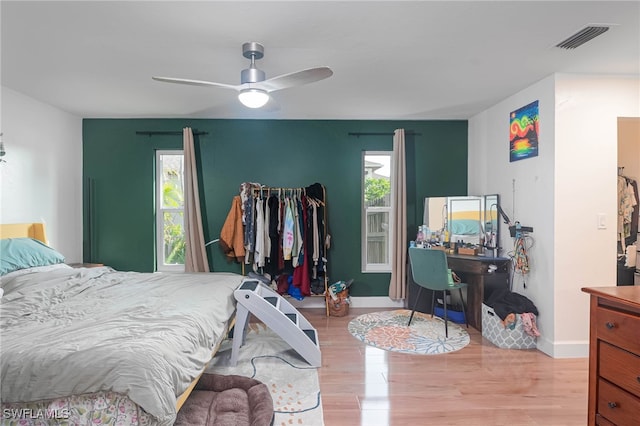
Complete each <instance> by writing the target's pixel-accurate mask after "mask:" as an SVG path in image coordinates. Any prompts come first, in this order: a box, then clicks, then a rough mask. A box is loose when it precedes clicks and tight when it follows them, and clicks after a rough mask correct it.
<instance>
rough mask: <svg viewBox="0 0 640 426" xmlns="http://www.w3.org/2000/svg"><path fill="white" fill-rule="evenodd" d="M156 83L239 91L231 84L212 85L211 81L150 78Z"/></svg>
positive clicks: (238, 88) (238, 87)
mask: <svg viewBox="0 0 640 426" xmlns="http://www.w3.org/2000/svg"><path fill="white" fill-rule="evenodd" d="M151 78H152V79H154V80H156V81H162V82H164V83H177V84H189V85H191V86H207V87H221V88H223V89H233V90H240V89H241V87H240V86H234V85H232V84H224V83H214V82H213V81H202V80H189V79H186V78H171V77H151Z"/></svg>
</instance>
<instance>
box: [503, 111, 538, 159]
mask: <svg viewBox="0 0 640 426" xmlns="http://www.w3.org/2000/svg"><path fill="white" fill-rule="evenodd" d="M509 124H510V126H509V161H510V162H513V161H518V160H524V159H526V158H531V157H537V156H538V134H539V130H540V115H539V114H538V101H534V102H531V103H530V104H529V105H526V106H523V107H522V108H519V109H517V110H515V111H513V112H512V113H511V116H510V119H509Z"/></svg>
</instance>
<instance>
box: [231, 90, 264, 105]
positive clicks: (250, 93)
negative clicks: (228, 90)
mask: <svg viewBox="0 0 640 426" xmlns="http://www.w3.org/2000/svg"><path fill="white" fill-rule="evenodd" d="M238 99H239V100H240V102H242V105H244V106H246V107H248V108H262V107H263V106H265V104H266V103H267V102H269V95H268V94H267V92H265V91H264V90H260V89H244V90H242V91H240V93H239V94H238Z"/></svg>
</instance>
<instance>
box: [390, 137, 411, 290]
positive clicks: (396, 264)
mask: <svg viewBox="0 0 640 426" xmlns="http://www.w3.org/2000/svg"><path fill="white" fill-rule="evenodd" d="M391 161H392V163H393V167H392V173H393V175H392V182H393V189H392V191H391V192H392V197H391V210H392V211H393V213H394V220H393V223H392V224H391V228H392V231H391V232H392V235H393V244H392V247H391V282H390V283H389V297H390V298H391V299H394V300H399V299H404V298H405V297H406V276H407V188H406V187H407V185H406V180H407V179H406V176H407V173H406V161H405V153H404V129H396V131H395V132H394V133H393V158H392V160H391Z"/></svg>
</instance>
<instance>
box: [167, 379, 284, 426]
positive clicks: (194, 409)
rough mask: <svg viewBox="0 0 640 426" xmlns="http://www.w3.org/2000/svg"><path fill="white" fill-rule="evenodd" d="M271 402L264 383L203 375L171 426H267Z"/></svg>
mask: <svg viewBox="0 0 640 426" xmlns="http://www.w3.org/2000/svg"><path fill="white" fill-rule="evenodd" d="M272 424H273V399H272V398H271V394H270V393H269V388H268V387H267V385H265V384H264V383H262V382H260V381H258V380H255V379H251V378H249V377H244V376H235V375H229V376H223V375H220V374H203V375H202V377H201V378H200V380H199V381H198V383H197V384H196V387H195V388H194V390H193V392H191V395H189V398H187V400H186V401H185V403H184V405H183V406H182V408H181V409H180V411H179V412H178V416H177V418H176V422H175V423H174V426H269V425H272Z"/></svg>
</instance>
